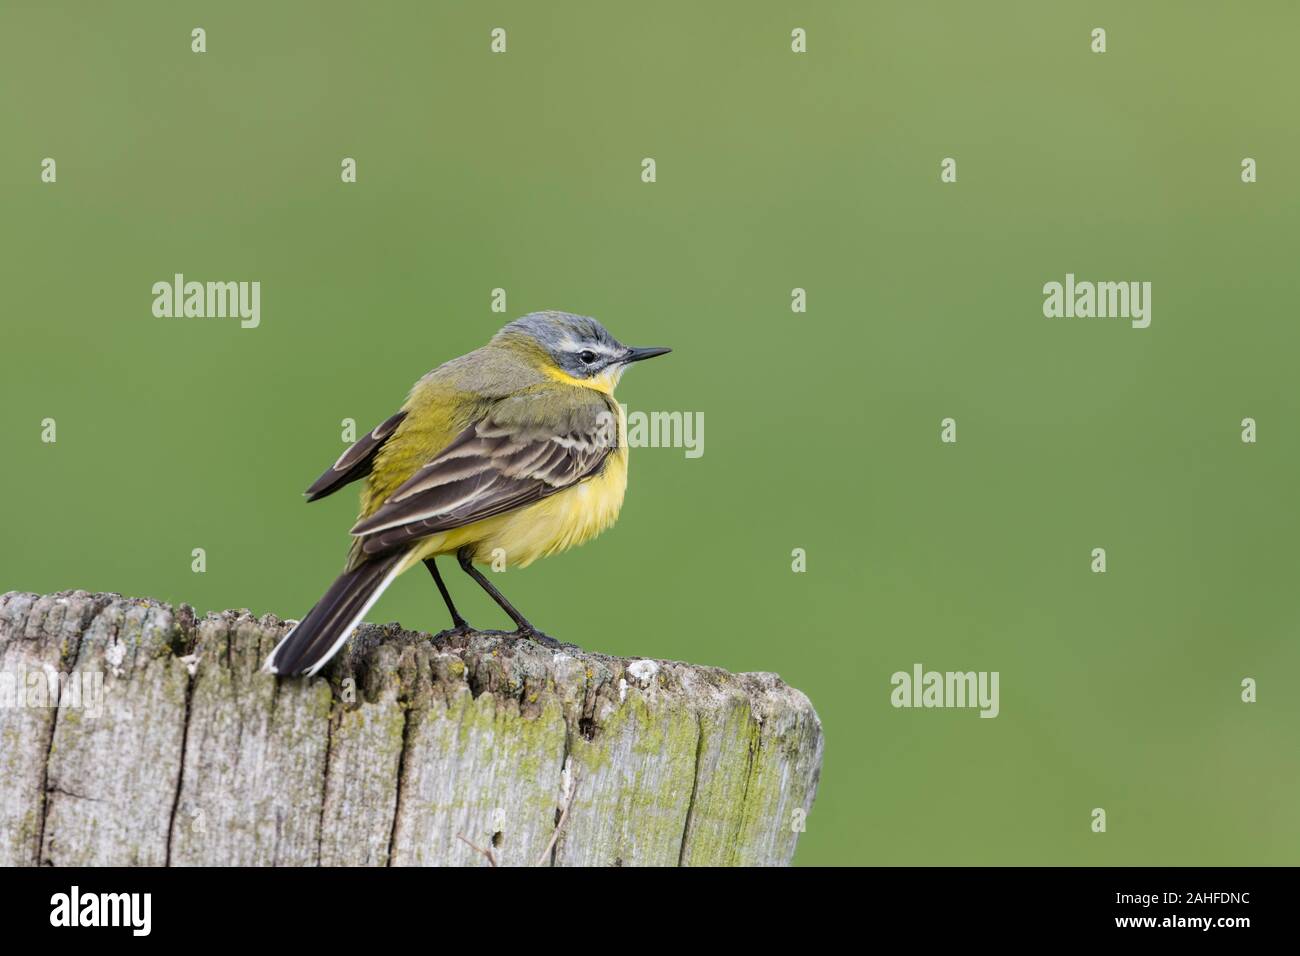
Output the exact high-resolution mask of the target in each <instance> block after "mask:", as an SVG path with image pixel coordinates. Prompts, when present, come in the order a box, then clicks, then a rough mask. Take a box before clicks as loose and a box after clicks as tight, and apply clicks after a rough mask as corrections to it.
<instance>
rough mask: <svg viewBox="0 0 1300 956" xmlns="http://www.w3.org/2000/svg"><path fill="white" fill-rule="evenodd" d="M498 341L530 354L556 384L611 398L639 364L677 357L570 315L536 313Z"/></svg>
mask: <svg viewBox="0 0 1300 956" xmlns="http://www.w3.org/2000/svg"><path fill="white" fill-rule="evenodd" d="M493 342H495V343H497V344H500V345H503V346H505V347H507V348H514V349H516V350H522V351H525V352H527V353H530V354H531V356H532V358H533V360H534V362H535V363H536V364H537V366H538V368H539V369H540V371H542V372H543V373H544V374H545V375H546V376H547V377H549V378H552V379H555V380H556V381H560V382H566V383H568V384H570V385H581V386H584V387H586V388H594V389H596V390H598V391H601V392H605V393H606V394H611V393H612V392H613V391H614V386H615V385H617V384H618V380H619V378H620V377H622V375H623V370H624V369H625V368H627V367H628V366H629V365H631V364H632V363H633V362H640V361H641V360H642V359H648V358H654V357H655V356H656V355H663V354H665V353H666V352H671V351H672V349H666V348H630V347H629V346H626V345H624V344H623V343H622V342H620V341H619V340H618V339H616V338H614V336H612V335H610V334H609V331H608V330H607V329H606V328H605V327H604V326H603V325H601V324H600V323H599V322H597V321H596V320H595V319H592V318H589V317H587V316H585V315H572V314H570V313H568V312H533V313H531V314H529V315H525V316H524V317H523V318H522V319H515V321H513V322H511V323H510V324H509V325H507V326H506V327H505V328H503V329H502V330H501V331H500V332H498V333H497V334H496V337H495V338H494V339H493Z"/></svg>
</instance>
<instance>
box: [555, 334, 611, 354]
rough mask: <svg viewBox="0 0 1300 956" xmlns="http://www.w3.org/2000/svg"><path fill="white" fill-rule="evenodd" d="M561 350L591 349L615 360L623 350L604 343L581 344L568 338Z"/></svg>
mask: <svg viewBox="0 0 1300 956" xmlns="http://www.w3.org/2000/svg"><path fill="white" fill-rule="evenodd" d="M560 348H561V349H563V350H564V351H566V352H577V351H580V350H582V349H591V351H593V352H599V353H600V354H601V355H605V356H609V357H610V358H613V357H614V356H616V355H622V354H623V350H622V349H616V348H614V346H612V345H606V344H605V343H604V342H580V341H578V340H577V339H572V338H568V339H565V340H564V342H563V343H562V344H561V345H560Z"/></svg>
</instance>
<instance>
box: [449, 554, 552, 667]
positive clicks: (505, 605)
mask: <svg viewBox="0 0 1300 956" xmlns="http://www.w3.org/2000/svg"><path fill="white" fill-rule="evenodd" d="M456 560H458V561H459V562H460V567H461V570H462V571H464V572H465V573H466V574H468V575H469V576H470V577H471V578H473V579H474V580H475V581H477V582H478V586H479V587H481V588H482V589H483V590H484V591H486V592H487V593H488V596H489V597H491V598H492V600H494V601H496V602H497V604H498V605H500V607H501V610H503V611H505V612H506V613H507V614H509V615H510V620H512V621H514V622H515V633H516V634H518V635H519V636H520V637H528V638H531V639H532V640H534V641H536V642H537V643H538V644H543V645H545V646H546V647H559V646H560V642H559V641H557V640H556V639H555V638H553V637H549V636H548V635H546V634H543V633H542V632H541V631H539V630H538V629H537V628H535V627H533V626H532V625H531V624H530V623H528V619H527V618H526V617H524V616H523V615H522V614H520V613H519V612H518V611H517V610H515V606H514V605H513V604H511V603H510V602H509V601H507V600H506V596H505V595H504V594H502V593H501V592H500V591H498V590H497V589H496V585H494V584H493V583H492V582H491V581H489V580H488V579H487V578H485V577H484V576H483V572H482V571H480V570H479V569H478V568H476V567H474V560H473V552H472V551H471V549H470V548H469V546H468V545H467V546H466V547H463V548H461V549H460V550H459V551H457V552H456Z"/></svg>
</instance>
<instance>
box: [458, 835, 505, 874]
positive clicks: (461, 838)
mask: <svg viewBox="0 0 1300 956" xmlns="http://www.w3.org/2000/svg"><path fill="white" fill-rule="evenodd" d="M456 839H457V840H459V841H460V842H461V843H464V844H465V845H466V846H467V847H469V848H470V849H471V850H474V851H475V852H477V853H482V854H483V855H484V856H485V857H487V861H488V862H489V863H491V864H492V865H493V866H496V865H497V858H496V855H495V854H494V853H493V852H492V851H491V850H485V849H483V848H482V847H481V846H475V845H474V844H473V843H470V842H469V840H466V839H465V837H464V836H463V835H461V834H459V833H457V834H456Z"/></svg>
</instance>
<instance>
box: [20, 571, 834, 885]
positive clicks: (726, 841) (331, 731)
mask: <svg viewBox="0 0 1300 956" xmlns="http://www.w3.org/2000/svg"><path fill="white" fill-rule="evenodd" d="M286 629H287V626H286V625H285V624H284V622H282V621H281V620H279V619H278V618H276V617H275V616H273V615H267V616H265V617H262V618H260V619H256V618H253V617H252V616H251V615H249V614H248V612H246V611H226V612H223V613H221V614H209V615H208V616H207V617H206V618H204V619H202V620H197V619H196V618H195V615H194V612H193V611H192V609H190V608H189V606H188V605H182V606H181V607H179V608H177V609H173V608H171V607H169V606H167V605H165V604H160V603H158V602H156V601H152V600H145V599H141V600H136V599H130V598H122V597H120V596H118V595H112V594H87V593H86V592H84V591H67V592H62V593H60V594H54V595H48V596H44V597H42V596H38V595H34V594H24V593H19V592H13V593H9V594H6V595H4V596H3V597H0V865H32V864H38V863H41V864H54V865H78V864H88V865H107V864H126V865H164V864H166V865H172V866H178V865H290V866H293V865H314V864H323V865H327V866H329V865H365V866H385V865H393V866H399V865H431V864H453V865H456V864H459V865H476V866H486V865H488V864H489V862H493V863H496V864H498V865H539V864H541V865H560V866H574V865H598V866H636V865H652V866H653V865H667V866H676V865H679V864H680V865H735V864H741V865H779V864H786V863H789V862H790V860H791V858H792V857H793V855H794V850H795V844H796V841H797V840H798V835H799V832H800V831H801V830H802V829H803V821H804V819H805V818H806V816H807V815H808V813H809V812H810V811H811V809H812V801H813V797H814V795H815V792H816V788H817V780H818V775H819V773H820V770H821V758H822V735H821V725H820V723H819V721H818V719H817V715H816V713H815V712H814V711H813V708H812V705H811V704H810V703H809V701H808V699H807V698H806V697H805V696H804V695H803V694H801V693H799V691H797V690H795V689H794V688H791V687H788V686H786V685H785V684H783V683H782V682H781V680H780V679H779V678H778V677H776V676H775V675H773V674H739V675H733V674H729V673H727V672H725V671H722V670H719V669H718V668H712V667H701V666H697V665H692V664H682V663H678V662H665V661H651V660H639V661H638V660H627V659H622V658H614V657H607V656H604V655H600V654H589V653H585V652H581V651H579V650H577V649H576V648H567V647H566V648H564V649H562V650H550V649H547V648H544V647H541V646H540V645H537V644H534V643H532V642H529V641H517V640H514V639H512V638H509V637H508V636H505V635H501V634H499V633H495V632H485V633H477V634H470V635H452V634H441V635H437V636H435V637H430V636H428V635H424V634H418V633H413V632H408V631H403V630H401V629H400V628H398V627H396V626H395V625H388V626H385V627H376V626H372V625H366V626H363V627H362V628H361V629H360V630H359V631H358V633H357V634H356V635H355V636H354V638H353V639H352V640H351V641H350V642H349V643H348V645H347V646H346V647H345V649H344V652H343V653H342V654H340V656H339V658H338V660H337V661H335V662H334V663H333V664H332V665H331V667H330V668H329V669H328V670H327V671H326V674H325V676H322V677H318V678H315V679H310V680H308V679H295V680H279V681H277V680H276V679H275V678H273V677H270V676H268V675H265V674H261V673H260V672H259V670H258V669H259V667H260V665H261V662H262V660H263V659H264V658H265V656H266V654H267V652H268V651H269V650H270V649H271V648H272V647H273V646H274V645H275V642H276V641H277V640H279V638H280V637H281V636H282V635H283V634H284V633H285V631H286ZM49 675H55V680H54V682H53V683H52V682H51V681H50V677H49ZM96 682H100V686H101V688H102V689H101V692H100V693H99V694H98V695H96V694H95V693H94V692H93V688H94V686H95V685H96ZM40 686H44V687H46V688H49V687H56V688H57V687H61V688H63V690H64V698H65V699H64V700H63V701H62V702H61V705H60V706H54V703H57V702H58V701H57V698H58V695H57V694H56V695H55V701H53V702H51V701H42V699H41V697H42V694H41V693H40V692H39V690H38V689H36V688H38V687H40ZM73 689H79V690H83V691H84V694H83V696H82V698H81V699H80V700H74V699H72V698H71V696H70V694H69V693H68V691H70V690H73ZM562 816H563V823H562V824H560V825H559V827H558V832H557V822H558V821H559V820H560V819H561V817H562ZM489 857H490V860H489Z"/></svg>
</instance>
